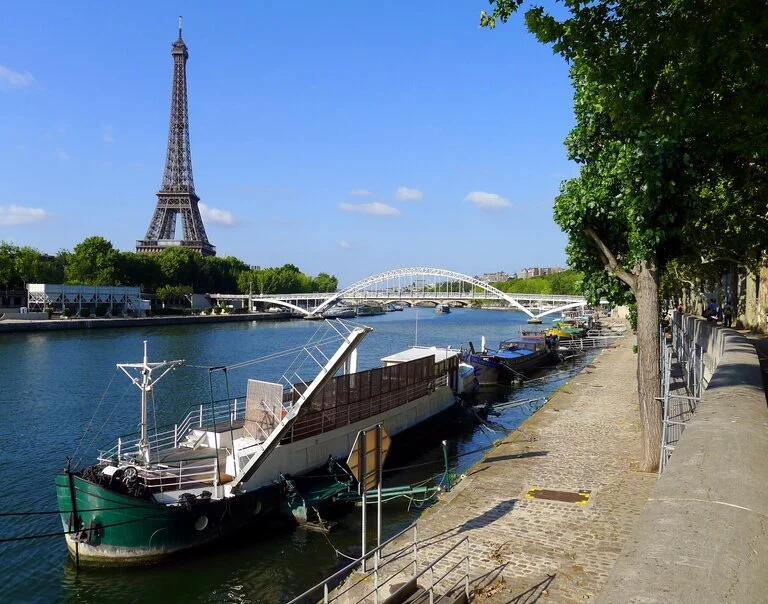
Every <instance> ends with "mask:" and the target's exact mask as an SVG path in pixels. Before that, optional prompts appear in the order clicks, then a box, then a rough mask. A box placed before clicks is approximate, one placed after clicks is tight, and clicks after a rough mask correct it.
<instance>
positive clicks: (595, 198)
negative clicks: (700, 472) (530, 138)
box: [480, 0, 768, 470]
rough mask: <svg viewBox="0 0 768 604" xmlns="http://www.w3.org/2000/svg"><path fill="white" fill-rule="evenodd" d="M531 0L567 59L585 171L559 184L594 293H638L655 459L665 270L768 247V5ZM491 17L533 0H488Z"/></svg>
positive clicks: (647, 432) (561, 220) (652, 462)
mask: <svg viewBox="0 0 768 604" xmlns="http://www.w3.org/2000/svg"><path fill="white" fill-rule="evenodd" d="M561 3H562V4H563V6H564V7H565V9H566V15H565V16H564V17H563V18H557V17H555V16H553V15H552V14H551V13H548V12H546V11H545V10H544V9H543V8H542V7H541V6H535V5H534V6H531V7H530V8H529V9H528V10H526V12H525V21H526V24H527V26H528V28H529V30H530V31H531V32H532V33H533V34H534V35H536V37H537V38H538V39H539V40H540V41H541V42H543V43H545V44H548V45H550V46H551V47H552V49H553V50H554V52H555V53H557V54H559V55H561V56H562V57H563V58H564V59H565V60H566V61H567V62H568V63H569V65H570V76H571V80H572V83H573V87H574V112H575V117H576V126H575V127H574V128H573V130H572V131H571V132H570V134H569V135H568V138H567V139H566V148H567V151H568V156H569V158H570V159H572V160H574V161H576V162H577V163H578V164H579V166H580V170H579V175H578V176H577V177H576V178H574V179H571V180H569V181H567V182H565V183H563V185H562V187H561V192H560V195H559V196H558V197H557V199H556V201H555V221H556V222H557V223H558V224H559V225H560V227H561V228H562V229H563V230H564V231H565V232H566V233H567V234H568V249H567V252H568V256H569V262H570V264H571V266H573V267H574V268H576V269H578V270H581V271H582V272H584V274H585V279H584V287H585V293H586V294H587V295H589V296H590V297H591V298H593V299H594V298H596V297H598V296H599V295H605V296H607V297H608V298H610V299H612V300H613V301H615V302H618V301H626V300H627V299H628V298H631V297H634V298H635V299H636V301H637V321H638V322H637V326H638V393H639V397H640V406H641V421H642V423H643V431H644V434H643V441H644V442H643V444H644V460H643V463H642V467H643V468H644V469H647V470H653V469H655V467H656V465H657V462H658V450H659V449H658V447H659V443H660V417H659V412H658V405H657V404H656V401H655V396H656V395H657V393H658V389H659V380H658V366H659V362H658V350H659V345H658V315H659V278H660V275H662V274H663V273H664V270H665V268H666V267H667V266H668V265H669V263H670V262H672V261H677V262H682V263H689V264H690V263H691V262H693V261H695V260H698V261H699V262H701V261H702V260H703V261H714V260H717V259H718V258H728V259H730V260H731V261H733V260H736V261H738V262H740V263H743V264H746V265H750V264H755V263H756V261H757V258H758V254H757V251H758V250H762V249H766V248H768V236H767V233H768V229H765V228H764V226H765V223H766V222H767V221H768V216H767V213H766V203H765V199H766V192H768V191H767V187H766V184H767V182H768V177H767V173H768V166H766V159H767V157H766V156H767V155H768V111H767V110H768V95H766V94H765V93H766V81H768V52H766V48H768V4H766V3H765V2H761V3H755V2H753V1H752V0H732V1H730V2H722V3H717V2H710V1H709V0H620V1H619V0H589V1H585V0H563V1H562V2H561ZM490 4H491V6H492V10H491V12H490V14H486V13H485V12H483V13H482V14H481V18H480V22H481V25H483V26H486V27H490V28H494V27H495V26H496V24H497V22H498V21H501V22H506V21H507V20H508V19H509V18H510V17H511V16H512V14H513V13H515V12H516V11H517V10H518V8H519V7H520V6H522V4H523V0H490Z"/></svg>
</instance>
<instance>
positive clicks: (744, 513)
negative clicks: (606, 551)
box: [598, 316, 768, 603]
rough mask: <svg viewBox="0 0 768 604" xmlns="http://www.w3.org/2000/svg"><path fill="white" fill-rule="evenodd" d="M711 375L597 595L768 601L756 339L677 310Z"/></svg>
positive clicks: (764, 437) (766, 482)
mask: <svg viewBox="0 0 768 604" xmlns="http://www.w3.org/2000/svg"><path fill="white" fill-rule="evenodd" d="M676 320H678V321H680V323H679V324H680V325H681V328H682V331H683V333H684V334H686V337H687V339H688V340H689V341H690V342H691V343H694V342H695V343H696V344H698V345H699V346H701V348H702V349H703V351H704V368H705V370H704V378H705V382H708V384H707V388H706V390H705V391H704V393H703V395H702V400H701V402H700V403H699V405H698V408H697V410H696V413H695V415H694V416H693V418H692V419H691V421H690V422H689V423H688V424H687V426H686V428H685V431H684V432H683V434H682V437H681V438H680V441H679V443H678V444H677V446H676V448H675V451H674V453H673V454H672V457H671V459H670V461H669V463H668V465H667V467H666V469H665V471H664V473H663V474H662V475H661V477H660V479H659V481H658V484H657V485H656V487H655V489H654V490H653V492H652V493H651V495H650V498H649V499H648V502H647V504H646V505H645V508H644V510H643V513H642V515H641V517H640V519H639V521H638V523H637V525H636V526H635V529H634V531H633V532H632V535H631V537H630V538H629V540H628V541H627V543H626V545H625V547H624V549H623V551H622V553H621V556H620V557H619V559H618V561H617V562H616V565H615V567H614V568H613V570H612V571H611V575H610V578H609V581H608V583H607V585H606V586H605V588H604V590H603V592H602V593H601V594H600V598H599V600H598V601H600V602H603V603H613V602H616V603H619V602H620V603H625V602H660V603H661V602H683V603H686V602H691V603H694V602H695V603H699V602H765V601H766V600H767V599H768V595H766V594H768V463H766V460H768V409H767V408H766V396H765V390H764V384H763V380H762V376H761V371H760V364H759V360H758V356H757V354H756V353H755V349H754V347H753V345H752V344H751V343H750V342H749V341H748V340H747V339H746V338H745V337H744V336H742V335H740V334H739V333H737V332H736V331H734V330H731V329H722V328H717V327H713V326H711V325H708V324H707V323H705V322H704V321H702V320H701V319H696V318H694V317H690V316H686V317H676Z"/></svg>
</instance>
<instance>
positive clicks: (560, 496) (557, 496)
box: [525, 489, 592, 505]
mask: <svg viewBox="0 0 768 604" xmlns="http://www.w3.org/2000/svg"><path fill="white" fill-rule="evenodd" d="M590 493H592V491H551V490H549V489H529V490H528V492H527V493H526V494H525V498H526V499H546V500H548V501H562V502H563V503H578V504H580V505H587V503H589V495H590Z"/></svg>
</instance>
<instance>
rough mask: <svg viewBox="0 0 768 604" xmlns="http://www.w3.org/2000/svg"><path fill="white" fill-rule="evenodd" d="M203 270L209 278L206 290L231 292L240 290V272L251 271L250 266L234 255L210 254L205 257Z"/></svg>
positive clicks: (207, 278)
mask: <svg viewBox="0 0 768 604" xmlns="http://www.w3.org/2000/svg"><path fill="white" fill-rule="evenodd" d="M203 271H204V274H205V277H206V280H207V287H206V288H205V290H206V291H208V292H215V293H224V294H229V293H235V292H237V291H238V290H239V280H238V279H239V277H240V274H241V273H248V272H250V268H249V266H248V265H247V264H246V263H245V262H243V261H242V260H238V259H237V258H234V257H233V256H225V257H223V258H220V257H218V256H209V257H207V258H204V266H203Z"/></svg>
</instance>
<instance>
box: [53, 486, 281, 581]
mask: <svg viewBox="0 0 768 604" xmlns="http://www.w3.org/2000/svg"><path fill="white" fill-rule="evenodd" d="M279 495H280V494H279V489H278V487H277V485H274V486H273V487H271V488H264V489H259V490H258V491H254V492H251V493H245V494H243V495H239V496H237V497H228V498H224V499H207V500H202V499H200V498H197V499H196V500H195V501H193V502H189V503H188V504H187V505H183V504H179V505H165V504H160V503H157V502H155V501H153V500H148V499H140V498H137V497H132V496H130V495H125V494H122V493H117V492H115V491H114V490H112V489H109V488H107V487H105V486H102V485H99V484H95V483H93V482H90V481H88V480H84V479H83V478H81V477H80V476H77V475H74V474H72V475H71V476H70V475H69V474H67V473H62V474H59V475H57V476H56V496H57V499H58V504H59V510H60V518H61V523H62V528H63V530H64V531H66V532H67V534H66V536H65V537H66V543H67V548H68V549H69V552H70V554H71V555H72V557H73V558H75V559H76V560H77V561H78V563H79V564H84V565H88V566H107V565H109V566H115V565H116V566H130V565H143V564H152V563H156V562H159V561H161V560H164V559H167V558H169V557H171V556H173V555H174V554H176V553H178V552H180V551H184V550H188V549H190V548H194V547H198V546H200V545H204V544H206V543H209V542H211V541H213V540H215V539H219V538H221V537H223V536H226V535H229V534H232V533H234V532H236V531H238V530H240V529H242V528H244V527H246V526H248V525H251V524H253V523H254V522H256V521H259V520H263V521H267V520H268V519H270V518H274V517H275V516H276V512H277V510H278V506H279V499H280V497H279ZM73 501H74V510H75V512H74V513H73V512H72V510H73Z"/></svg>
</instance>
